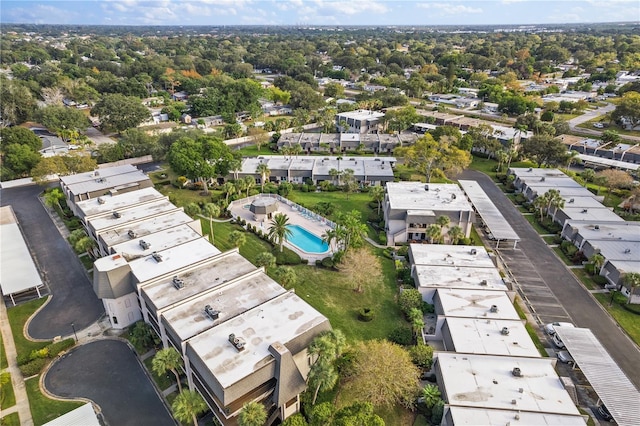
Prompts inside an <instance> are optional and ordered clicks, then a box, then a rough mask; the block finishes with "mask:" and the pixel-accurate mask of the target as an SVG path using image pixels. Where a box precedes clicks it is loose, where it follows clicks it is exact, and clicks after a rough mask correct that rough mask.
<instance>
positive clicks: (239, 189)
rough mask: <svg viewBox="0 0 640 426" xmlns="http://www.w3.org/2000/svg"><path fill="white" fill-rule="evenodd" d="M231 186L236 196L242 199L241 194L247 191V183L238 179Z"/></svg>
mask: <svg viewBox="0 0 640 426" xmlns="http://www.w3.org/2000/svg"><path fill="white" fill-rule="evenodd" d="M233 186H235V187H236V194H240V196H241V197H242V194H244V192H245V190H246V189H247V182H246V181H245V180H244V179H238V180H236V181H235V182H234V183H233Z"/></svg>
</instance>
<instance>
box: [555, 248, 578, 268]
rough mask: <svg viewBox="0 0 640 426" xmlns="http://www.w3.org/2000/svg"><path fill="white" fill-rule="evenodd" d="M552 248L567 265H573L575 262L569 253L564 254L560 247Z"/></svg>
mask: <svg viewBox="0 0 640 426" xmlns="http://www.w3.org/2000/svg"><path fill="white" fill-rule="evenodd" d="M551 250H553V251H554V252H555V254H556V255H558V257H559V258H560V260H562V261H563V262H564V264H565V265H567V266H572V265H573V262H572V261H571V260H569V258H568V257H567V255H566V254H564V252H563V251H562V250H561V249H560V247H552V248H551Z"/></svg>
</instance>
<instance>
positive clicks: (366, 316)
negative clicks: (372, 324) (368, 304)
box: [358, 308, 375, 322]
mask: <svg viewBox="0 0 640 426" xmlns="http://www.w3.org/2000/svg"><path fill="white" fill-rule="evenodd" d="M374 317H375V312H374V311H373V309H371V308H362V309H360V311H359V312H358V319H359V320H360V321H364V322H369V321H371V320H373V318H374Z"/></svg>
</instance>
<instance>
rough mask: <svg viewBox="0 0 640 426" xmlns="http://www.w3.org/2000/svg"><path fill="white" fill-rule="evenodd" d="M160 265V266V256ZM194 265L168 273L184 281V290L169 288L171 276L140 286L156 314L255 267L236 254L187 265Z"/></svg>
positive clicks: (171, 285) (229, 253)
mask: <svg viewBox="0 0 640 426" xmlns="http://www.w3.org/2000/svg"><path fill="white" fill-rule="evenodd" d="M218 253H220V252H218ZM151 262H155V260H153V259H151ZM162 263H164V252H163V261H162ZM162 263H161V264H162ZM194 263H195V261H193V262H191V263H189V264H187V265H184V266H182V267H180V268H176V269H173V271H172V272H173V273H174V274H175V275H177V276H178V278H180V279H181V280H182V281H184V288H182V289H181V290H176V288H175V287H174V286H173V282H172V280H173V275H171V276H163V277H161V278H159V279H158V280H154V281H147V282H143V283H142V284H141V292H142V294H143V295H144V296H145V297H146V299H147V300H149V301H150V302H151V303H152V304H153V305H154V307H155V309H156V310H162V309H164V308H167V307H169V306H171V305H173V304H175V303H177V302H180V301H182V300H185V299H188V298H190V297H192V296H195V295H198V294H200V293H202V292H203V291H207V290H209V289H211V288H213V287H215V286H218V285H222V284H224V283H226V282H227V281H230V280H233V279H235V278H238V277H241V276H243V275H245V274H248V273H249V272H252V271H255V270H256V267H255V266H253V264H251V262H249V261H248V260H247V259H245V258H244V257H242V256H240V254H239V253H238V251H237V250H232V251H228V252H224V253H222V254H218V255H217V256H215V257H214V256H211V258H210V259H209V261H208V262H206V263H204V264H203V265H198V266H196V267H192V266H191V265H192V264H194Z"/></svg>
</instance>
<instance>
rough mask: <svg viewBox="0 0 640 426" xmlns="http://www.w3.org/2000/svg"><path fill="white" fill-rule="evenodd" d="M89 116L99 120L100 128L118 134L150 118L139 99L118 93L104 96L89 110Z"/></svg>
mask: <svg viewBox="0 0 640 426" xmlns="http://www.w3.org/2000/svg"><path fill="white" fill-rule="evenodd" d="M91 115H94V116H97V117H99V118H100V125H101V126H102V127H104V128H107V129H112V130H114V131H116V132H118V133H121V132H123V131H124V130H127V129H130V128H132V127H136V126H138V125H139V124H140V123H142V122H143V121H145V120H147V119H148V118H149V117H151V113H150V112H149V110H148V109H147V107H145V106H144V105H142V103H141V102H140V99H139V98H136V97H135V96H125V95H121V94H119V93H116V94H106V95H104V96H103V97H102V99H100V100H99V101H98V103H96V104H95V106H94V107H93V108H92V109H91Z"/></svg>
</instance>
